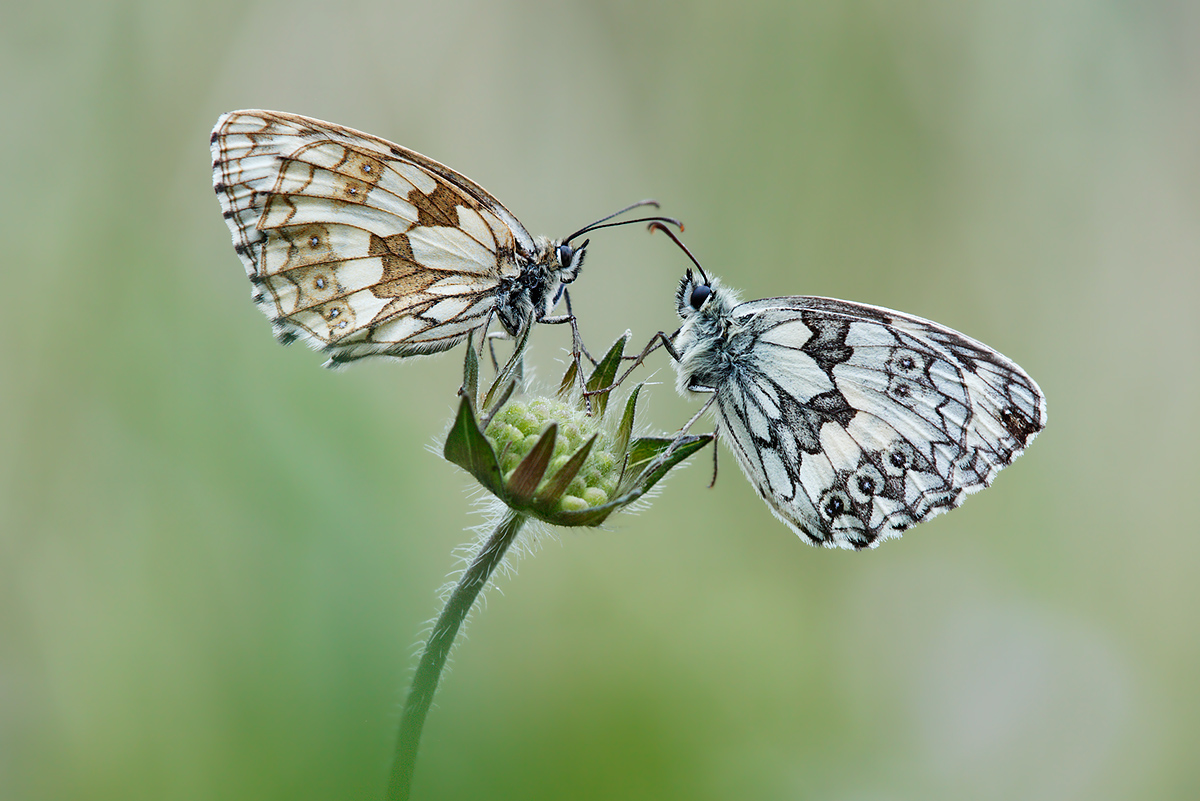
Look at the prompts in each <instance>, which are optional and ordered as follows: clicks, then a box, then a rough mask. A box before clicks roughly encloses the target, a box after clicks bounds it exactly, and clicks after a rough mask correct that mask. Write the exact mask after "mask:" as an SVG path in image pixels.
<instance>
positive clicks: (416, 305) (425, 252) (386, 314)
mask: <svg viewBox="0 0 1200 801" xmlns="http://www.w3.org/2000/svg"><path fill="white" fill-rule="evenodd" d="M212 151H213V182H214V185H215V188H216V190H217V195H218V197H219V198H220V201H221V207H222V211H223V213H224V217H225V219H226V222H227V223H228V225H229V229H230V231H231V232H232V234H233V242H234V247H235V249H236V251H237V253H238V255H239V256H240V257H241V259H242V262H243V263H244V265H245V267H246V272H247V274H248V275H249V276H250V279H251V281H252V283H253V284H254V297H255V300H256V301H257V302H258V303H259V304H260V306H261V307H262V308H263V310H264V311H265V312H266V314H267V316H268V317H270V318H271V320H272V321H273V323H274V325H275V329H276V334H277V336H279V337H280V339H281V340H283V341H285V342H286V341H291V340H293V339H297V338H299V339H302V340H304V341H306V342H307V343H308V344H310V345H312V346H313V347H316V348H319V349H322V350H325V351H326V352H327V353H328V354H329V355H330V361H331V362H341V361H347V360H349V359H353V358H358V357H361V356H365V355H371V354H384V355H391V356H408V355H412V354H416V353H430V352H435V351H439V350H444V349H446V348H449V347H452V346H453V345H455V344H456V343H458V342H459V341H461V340H462V339H463V338H464V337H465V336H466V335H467V334H468V333H470V332H471V331H472V330H474V329H476V328H479V327H481V326H484V325H486V324H487V323H488V321H489V320H490V319H491V317H492V316H493V315H494V314H495V313H496V311H497V308H496V307H497V304H498V303H499V302H501V299H500V295H499V287H500V285H501V283H502V281H504V280H505V279H512V278H514V277H516V276H518V275H519V274H520V269H519V268H518V266H517V264H516V261H515V258H514V254H516V253H518V252H519V253H521V254H524V255H526V256H528V254H532V253H533V251H534V250H535V243H534V241H533V239H532V237H530V236H529V234H528V232H527V231H526V230H525V229H524V228H523V227H522V226H521V225H520V223H518V222H517V221H516V219H515V218H513V217H512V215H511V214H509V212H508V211H507V210H505V209H504V207H503V206H502V205H500V203H499V202H498V201H496V199H495V198H493V197H492V196H491V195H490V194H488V193H487V192H486V191H484V190H483V189H482V188H481V187H479V186H478V185H477V184H475V183H473V182H472V181H470V180H469V179H467V178H465V177H464V176H462V175H460V174H458V173H457V172H455V171H453V170H451V169H450V168H448V167H445V166H443V165H441V164H438V163H437V162H435V161H433V160H431V159H428V158H426V157H424V156H421V155H420V154H418V153H415V152H413V151H411V150H407V149H405V148H402V147H400V146H398V145H394V144H392V143H390V142H387V141H385V140H383V139H379V138H377V137H373V136H370V135H369V134H364V133H360V132H358V131H353V130H350V129H348V128H343V127H341V126H337V125H332V124H330V123H325V122H321V121H319V120H313V119H309V118H307V117H300V116H297V115H292V114H282V113H278V112H269V111H235V112H231V113H229V114H225V115H223V116H222V117H221V119H220V120H219V121H218V123H217V127H216V129H214V131H213V136H212Z"/></svg>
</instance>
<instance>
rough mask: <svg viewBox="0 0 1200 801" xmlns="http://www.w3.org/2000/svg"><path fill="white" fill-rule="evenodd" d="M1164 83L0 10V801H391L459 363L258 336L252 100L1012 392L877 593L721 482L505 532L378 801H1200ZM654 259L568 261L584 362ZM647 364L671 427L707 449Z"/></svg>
mask: <svg viewBox="0 0 1200 801" xmlns="http://www.w3.org/2000/svg"><path fill="white" fill-rule="evenodd" d="M1198 53H1200V6H1198V5H1197V4H1196V3H1194V2H1190V1H1186V0H1177V1H1171V0H1158V1H1157V2H1146V3H1121V2H1102V1H1100V0H1095V1H1094V2H1082V1H1080V0H1049V2H1008V1H1006V0H978V1H975V2H970V1H968V2H950V1H949V0H942V1H941V2H937V1H936V0H926V1H925V2H911V3H903V4H901V3H889V2H880V1H879V0H852V1H850V2H800V3H797V2H790V1H788V0H776V1H774V2H771V1H769V0H767V1H763V2H759V1H756V0H750V1H749V2H742V3H736V4H735V3H728V2H707V3H684V2H667V3H656V4H655V3H641V2H634V1H633V0H610V1H609V2H584V1H583V0H567V1H566V2H563V1H561V0H560V1H559V2H548V1H547V2H520V3H483V2H468V1H467V0H445V1H443V2H438V3H432V2H421V3H415V2H407V1H406V0H400V2H345V3H336V4H333V3H324V2H309V1H302V2H294V1H291V0H289V2H267V1H263V2H245V1H244V0H239V2H229V1H228V0H226V1H225V2H198V0H175V2H158V0H155V1H154V2H149V0H146V1H144V2H140V3H134V2H124V3H114V2H110V3H95V2H93V3H86V2H75V3H62V4H53V3H46V4H33V3H28V4H18V3H6V4H5V5H4V7H3V10H0V87H2V89H0V97H2V98H3V106H2V107H0V167H2V170H0V175H3V183H4V191H3V192H0V240H2V241H3V243H4V250H3V279H4V285H5V286H7V287H8V289H7V290H6V291H5V295H6V297H7V298H8V301H7V302H6V304H5V312H4V314H3V315H2V316H0V326H3V328H2V329H0V333H2V338H3V339H2V342H3V344H2V346H0V414H2V416H3V419H4V421H5V423H4V425H3V426H2V427H0V797H2V798H4V799H18V800H20V801H25V800H26V799H28V800H29V801H34V800H35V799H36V800H38V801H40V800H41V799H66V798H70V799H89V800H90V799H122V800H123V801H135V800H138V799H155V800H156V801H157V800H160V799H171V800H172V801H174V800H175V799H205V800H207V799H215V798H222V799H276V798H277V799H291V800H293V801H294V800H295V799H371V798H376V797H378V796H379V795H380V794H381V792H382V787H383V785H384V783H385V778H386V775H387V769H388V765H389V760H390V751H391V747H392V742H393V737H394V735H395V729H396V725H397V720H398V715H399V708H400V704H401V702H402V700H403V698H404V692H405V689H406V687H407V683H408V680H409V678H410V675H411V669H412V666H413V664H414V651H415V646H416V644H417V643H418V642H419V636H420V634H421V632H422V630H423V628H424V627H425V626H426V624H427V622H428V621H429V620H430V618H431V617H432V616H433V615H434V614H435V612H436V611H437V601H436V595H437V590H438V588H439V587H440V586H441V585H442V584H443V583H444V581H445V580H446V576H447V574H448V573H449V572H450V571H451V570H453V569H454V568H455V567H456V566H457V564H458V563H457V562H456V560H455V558H454V557H453V551H454V549H455V548H456V547H457V546H459V545H461V544H462V543H463V542H466V541H467V540H469V539H470V537H471V534H470V533H469V532H467V531H466V529H467V528H468V527H471V526H474V525H478V524H479V523H480V522H481V517H480V516H479V514H478V512H477V510H476V504H475V500H474V498H473V496H472V495H471V494H470V491H469V486H470V482H469V481H468V480H467V478H466V477H465V476H464V474H462V473H460V472H457V471H456V470H455V469H454V468H453V467H452V466H450V465H449V464H448V463H446V462H444V461H442V460H441V459H440V458H439V457H438V456H437V455H436V454H435V453H432V452H430V447H431V446H436V444H437V443H438V442H439V441H440V436H441V434H442V432H443V431H444V430H445V428H446V426H447V425H448V424H449V421H450V418H451V414H452V412H453V409H454V405H455V397H454V391H455V388H456V387H457V385H458V384H457V382H458V378H459V371H460V370H461V351H455V353H453V354H448V355H444V356H442V357H440V358H434V359H420V360H413V361H411V362H410V363H407V364H397V363H394V362H393V363H375V364H360V365H355V366H353V367H351V368H349V369H346V370H344V371H342V372H339V373H333V372H329V371H325V370H322V369H321V368H320V366H319V365H320V363H321V361H322V358H321V357H320V356H319V355H318V354H316V353H313V352H311V351H309V350H307V349H305V348H303V347H299V346H297V347H292V348H288V349H284V348H281V347H279V346H278V345H277V344H276V343H275V342H274V340H273V339H272V337H271V336H270V331H269V326H268V324H267V321H266V319H265V318H264V317H263V316H262V315H261V314H260V313H259V312H258V311H257V310H256V309H255V308H254V307H253V305H252V304H251V302H250V299H249V295H250V291H249V285H248V282H247V281H246V278H245V275H244V273H243V270H242V266H241V264H240V263H239V261H238V259H237V257H236V256H235V254H234V253H233V250H232V248H231V246H230V237H229V233H228V231H227V230H226V228H225V225H224V223H223V222H222V220H221V217H220V213H219V209H218V205H217V201H216V199H215V198H214V197H213V194H212V189H211V175H210V157H209V150H208V136H209V131H210V129H211V127H212V125H213V123H214V122H215V121H216V118H217V116H218V114H219V113H221V112H223V111H227V110H230V109H236V108H245V107H260V108H273V109H282V110H287V111H293V112H297V113H301V114H307V115H311V116H316V117H320V118H323V119H328V120H332V121H336V122H339V123H342V124H344V125H348V126H352V127H355V128H359V129H362V130H366V131H370V132H372V133H375V134H378V135H380V136H383V137H386V138H388V139H392V140H394V141H397V142H400V143H402V144H404V145H407V146H409V147H412V148H414V149H416V150H419V151H421V152H423V153H426V154H428V155H430V156H432V157H434V158H436V159H439V160H441V161H444V162H446V163H447V164H450V165H451V166H453V167H454V168H456V169H458V170H460V171H461V172H463V173H465V174H466V175H469V176H471V177H472V178H474V179H475V180H477V181H479V182H480V183H481V184H482V185H484V186H485V187H487V188H488V189H489V190H490V191H492V192H493V193H494V194H495V195H496V196H497V197H499V198H500V199H501V200H502V201H503V202H504V203H505V204H506V205H507V206H508V207H509V208H510V209H511V210H512V211H513V212H514V213H515V214H516V215H517V216H518V217H520V219H521V220H522V221H524V223H525V224H526V226H527V227H528V228H529V229H530V230H531V231H532V232H533V233H535V234H537V233H545V234H551V235H557V236H561V235H564V234H565V233H567V232H569V231H571V230H574V229H575V228H577V227H578V226H581V225H583V224H585V223H587V222H590V221H591V220H593V219H595V218H596V217H599V216H601V215H603V214H605V213H607V212H609V211H612V210H615V209H617V208H619V207H620V206H622V205H624V204H625V203H628V202H631V201H633V200H637V199H639V198H642V197H645V196H654V197H657V198H659V199H660V200H661V201H663V204H664V205H663V210H664V212H666V213H670V214H674V215H678V216H679V217H681V218H683V219H684V221H685V222H686V224H687V233H686V239H687V241H688V243H689V244H690V245H691V246H692V247H693V249H694V251H695V252H696V254H697V255H698V257H699V258H700V259H702V260H703V262H704V263H705V264H706V266H707V267H708V268H709V269H710V270H711V271H712V272H713V273H715V274H718V275H721V276H723V277H724V278H726V280H727V281H728V282H729V283H730V284H732V285H733V286H736V287H739V288H741V289H742V290H744V295H745V297H747V298H754V297H764V296H770V295H780V294H816V295H831V296H834V297H841V298H847V299H852V300H858V301H865V302H870V303H876V304H880V305H885V306H889V307H892V308H897V309H903V310H906V311H908V312H911V313H914V314H919V315H922V316H925V317H929V318H932V319H934V320H938V321H940V322H942V323H945V324H947V325H950V326H953V327H955V328H958V329H961V330H964V331H966V332H967V333H969V334H970V335H971V336H974V337H976V338H979V339H981V340H983V341H985V342H987V343H989V344H991V345H993V346H994V347H997V348H998V349H1000V350H1001V351H1003V352H1004V353H1006V354H1008V355H1009V356H1011V357H1012V358H1014V359H1015V360H1017V361H1019V362H1020V363H1021V364H1022V365H1023V366H1024V367H1025V368H1026V369H1027V370H1028V371H1029V373H1030V374H1031V375H1033V376H1034V378H1035V379H1037V381H1038V382H1039V383H1040V384H1041V386H1042V388H1043V389H1044V390H1045V392H1046V395H1047V397H1048V399H1049V427H1048V429H1047V430H1046V432H1045V433H1044V434H1043V435H1042V436H1041V437H1040V438H1039V439H1038V440H1037V442H1036V443H1034V445H1033V446H1032V448H1031V449H1030V451H1029V453H1028V454H1027V455H1026V456H1025V457H1024V458H1022V459H1020V460H1019V461H1018V463H1017V464H1016V465H1015V466H1013V467H1012V468H1011V469H1010V470H1007V471H1005V472H1004V473H1003V474H1002V475H1001V476H1000V477H999V478H998V480H997V482H996V484H995V486H994V487H993V488H992V489H991V490H989V491H988V492H985V493H983V494H982V495H980V496H977V497H974V498H972V499H971V500H970V501H969V502H968V503H967V504H966V505H965V506H964V508H963V509H961V510H958V511H955V512H954V513H952V514H949V515H945V516H942V517H939V518H938V519H937V520H935V521H933V522H931V523H929V524H927V525H924V526H921V527H920V528H918V529H916V530H914V531H911V532H909V533H908V534H907V535H906V536H905V537H904V539H903V540H902V541H898V542H889V543H887V544H885V545H884V546H883V547H882V548H880V549H879V550H878V551H874V552H870V553H865V554H853V553H844V552H826V551H821V550H817V549H813V548H810V547H808V546H807V545H804V544H803V543H801V542H800V541H799V540H798V538H797V537H796V536H795V535H794V534H792V533H791V532H790V531H789V530H788V529H787V528H786V527H784V526H783V525H782V524H780V523H778V522H777V521H776V520H775V519H774V518H773V517H772V516H771V515H770V514H769V513H768V511H767V509H766V508H765V506H764V505H763V504H762V503H761V502H760V501H759V500H758V498H757V496H756V495H755V493H754V491H753V490H752V489H751V488H750V486H749V485H748V484H747V483H746V482H745V481H744V480H743V478H742V477H741V476H740V475H739V471H738V470H737V468H736V466H735V464H734V462H733V460H732V459H731V458H729V454H728V453H727V452H726V453H725V454H724V457H725V458H724V459H723V470H722V474H721V479H720V481H719V482H718V484H717V486H716V488H715V489H713V490H708V489H706V488H705V485H706V484H707V482H708V467H707V465H708V464H709V462H708V457H707V455H702V456H701V457H700V458H699V459H697V460H696V461H697V464H695V465H692V466H691V467H690V468H689V469H686V470H683V471H680V472H677V473H675V474H674V475H673V476H672V477H671V478H670V479H669V480H668V482H667V483H666V485H665V489H664V491H663V493H662V495H661V497H660V498H659V499H658V500H657V501H656V502H655V503H654V504H653V506H652V507H650V508H649V509H648V510H647V511H644V512H643V513H641V514H640V515H636V516H633V515H620V516H617V517H615V518H614V519H613V520H612V521H611V524H610V525H609V527H608V529H607V530H601V531H583V532H579V531H569V532H564V533H561V534H559V535H556V536H553V537H544V538H542V539H540V540H539V541H538V542H539V543H540V547H536V548H535V550H536V555H534V556H532V557H529V558H525V559H524V560H522V562H521V564H520V569H519V574H518V575H516V576H508V577H502V578H501V580H500V585H499V588H498V589H494V590H493V591H492V592H490V593H489V596H488V598H487V603H486V604H485V607H484V608H483V609H482V610H480V612H479V613H478V614H477V615H476V616H475V618H474V619H473V621H472V624H471V626H470V628H469V631H468V637H467V639H466V640H465V641H464V642H463V643H462V644H461V645H460V647H459V648H458V650H457V651H456V653H455V656H454V659H453V666H452V670H451V672H450V673H449V675H448V676H447V678H446V680H445V681H444V683H443V686H442V690H441V692H440V694H439V696H438V699H437V702H436V705H435V707H434V709H433V711H432V714H431V717H430V720H429V725H428V727H427V729H426V732H425V739H424V741H423V751H422V755H421V759H420V761H419V763H418V766H417V778H416V785H415V797H416V798H418V799H477V798H520V799H563V798H571V799H668V798H680V799H683V798H686V799H700V800H703V799H731V798H737V799H755V800H757V799H796V798H812V799H871V800H872V801H874V800H879V801H883V800H884V799H918V798H919V799H964V798H978V799H1014V798H1022V799H1126V798H1179V799H1185V798H1186V799H1192V798H1196V797H1198V796H1200V767H1198V765H1197V762H1196V755H1195V754H1196V746H1197V742H1198V741H1200V682H1198V681H1197V675H1200V631H1198V623H1197V617H1198V615H1197V613H1198V611H1200V580H1198V579H1197V573H1198V570H1197V567H1198V563H1200V562H1198V558H1200V526H1198V525H1197V523H1196V514H1195V511H1194V508H1195V497H1196V493H1197V490H1196V486H1197V479H1198V478H1200V469H1198V468H1197V460H1196V455H1197V449H1198V446H1200V431H1198V428H1200V424H1198V420H1200V417H1198V415H1197V411H1198V410H1200V357H1198V356H1197V353H1198V352H1200V312H1198V311H1197V305H1198V303H1200V155H1198V154H1200V148H1198V147H1197V142H1198V141H1200V57H1198V55H1197V54H1198ZM684 266H685V262H684V260H683V257H682V255H681V254H679V253H678V252H676V251H675V250H674V249H673V248H672V246H671V245H670V243H669V242H667V240H666V239H665V238H662V237H650V236H648V235H647V234H646V233H645V232H644V230H643V229H642V228H641V227H640V226H634V227H630V228H627V229H618V230H616V231H606V232H601V233H597V234H595V235H593V237H592V247H591V252H590V258H589V260H588V264H587V267H586V270H585V273H584V275H583V277H582V278H581V279H580V282H579V283H578V284H577V285H576V290H575V292H574V295H573V297H574V298H575V300H576V303H577V306H576V311H577V312H578V313H579V315H580V317H581V319H582V326H583V333H584V335H585V337H586V338H587V339H588V341H589V342H591V343H593V346H594V347H596V348H598V349H601V348H603V347H604V346H605V345H607V344H608V343H609V342H611V341H612V339H613V338H614V337H616V336H617V335H618V334H619V333H620V332H621V331H623V330H624V329H625V328H632V329H633V331H634V337H635V340H636V341H639V342H640V341H644V340H645V338H646V337H648V336H649V335H650V334H652V333H653V332H654V331H656V330H658V329H666V330H668V331H669V330H671V329H672V328H673V327H674V326H675V324H676V321H675V317H674V311H673V291H674V287H675V285H676V283H677V281H678V278H679V275H680V274H681V272H682V270H683V268H684ZM565 333H566V332H565V331H562V330H559V329H558V328H549V327H548V328H545V329H541V330H539V331H538V332H537V335H536V337H535V339H534V342H533V348H534V356H533V358H534V362H535V364H536V369H537V373H538V375H539V376H541V377H543V379H544V380H549V379H551V378H553V377H554V376H556V375H557V374H558V373H559V372H560V371H561V369H562V348H563V347H564V346H565V345H566V344H567V338H566V336H565ZM654 367H655V368H656V369H657V371H658V372H657V374H656V376H657V379H658V380H661V382H662V383H661V385H659V386H656V387H651V389H650V392H649V403H648V404H647V405H646V407H645V409H644V411H643V420H644V421H646V422H653V423H654V425H655V426H656V427H658V428H659V429H660V430H663V431H667V430H670V429H672V428H674V427H676V426H678V425H680V424H681V423H682V422H683V421H684V420H685V419H686V418H687V416H688V415H690V413H691V412H692V411H694V410H695V405H694V404H692V403H690V402H686V401H684V400H683V399H680V398H678V397H676V395H675V392H674V389H673V387H672V383H673V381H674V374H673V371H672V370H671V369H670V367H669V366H668V362H667V360H666V358H665V357H664V356H662V354H659V355H658V356H656V357H655V361H654ZM643 397H646V396H645V395H643ZM706 453H707V452H706Z"/></svg>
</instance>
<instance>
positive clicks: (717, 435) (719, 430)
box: [708, 428, 721, 489]
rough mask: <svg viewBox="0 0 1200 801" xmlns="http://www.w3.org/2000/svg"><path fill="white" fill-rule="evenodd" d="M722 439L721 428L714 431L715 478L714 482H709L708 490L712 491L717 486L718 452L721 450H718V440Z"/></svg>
mask: <svg viewBox="0 0 1200 801" xmlns="http://www.w3.org/2000/svg"><path fill="white" fill-rule="evenodd" d="M720 437H721V429H719V428H717V429H714V430H713V435H712V443H713V477H712V481H710V482H708V488H709V489H712V488H713V487H715V486H717V453H718V451H719V449H718V448H717V440H718V439H720Z"/></svg>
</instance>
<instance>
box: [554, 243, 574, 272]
mask: <svg viewBox="0 0 1200 801" xmlns="http://www.w3.org/2000/svg"><path fill="white" fill-rule="evenodd" d="M573 258H575V248H573V247H571V246H570V245H568V244H565V243H564V244H562V245H559V246H558V263H559V264H560V265H561V266H563V267H570V266H571V259H573Z"/></svg>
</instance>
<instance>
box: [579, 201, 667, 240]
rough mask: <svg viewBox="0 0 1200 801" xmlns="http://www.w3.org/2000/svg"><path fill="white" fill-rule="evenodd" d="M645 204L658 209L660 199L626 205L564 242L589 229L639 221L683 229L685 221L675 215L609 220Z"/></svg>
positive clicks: (581, 229) (593, 229)
mask: <svg viewBox="0 0 1200 801" xmlns="http://www.w3.org/2000/svg"><path fill="white" fill-rule="evenodd" d="M643 206H653V207H654V208H656V209H657V208H658V201H657V200H651V199H649V198H647V199H646V200H639V201H638V202H637V203H633V204H630V205H628V206H626V207H625V208H623V209H621V210H620V211H614V212H613V213H612V214H610V215H608V216H607V217H601V218H600V219H598V220H596V221H595V222H594V223H591V224H590V225H585V226H584V227H582V228H580V229H579V230H578V231H576V232H575V233H573V234H571V235H570V236H568V237H567V238H566V239H564V240H563V243H564V244H565V243H568V242H570V241H571V240H572V239H574V238H575V237H577V236H582V235H584V234H586V233H588V232H589V231H598V230H600V229H601V228H613V227H615V226H618V225H632V224H633V223H639V222H660V223H670V224H671V225H674V226H676V227H677V228H679V230H680V231H682V230H683V223H681V222H680V221H679V220H676V219H675V218H674V217H642V218H640V219H637V220H621V221H620V222H615V223H610V222H608V221H609V220H611V219H612V218H613V217H620V216H621V215H622V214H624V213H625V212H627V211H633V210H634V209H640V208H642V207H643ZM605 223H608V224H607V225H605Z"/></svg>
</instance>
